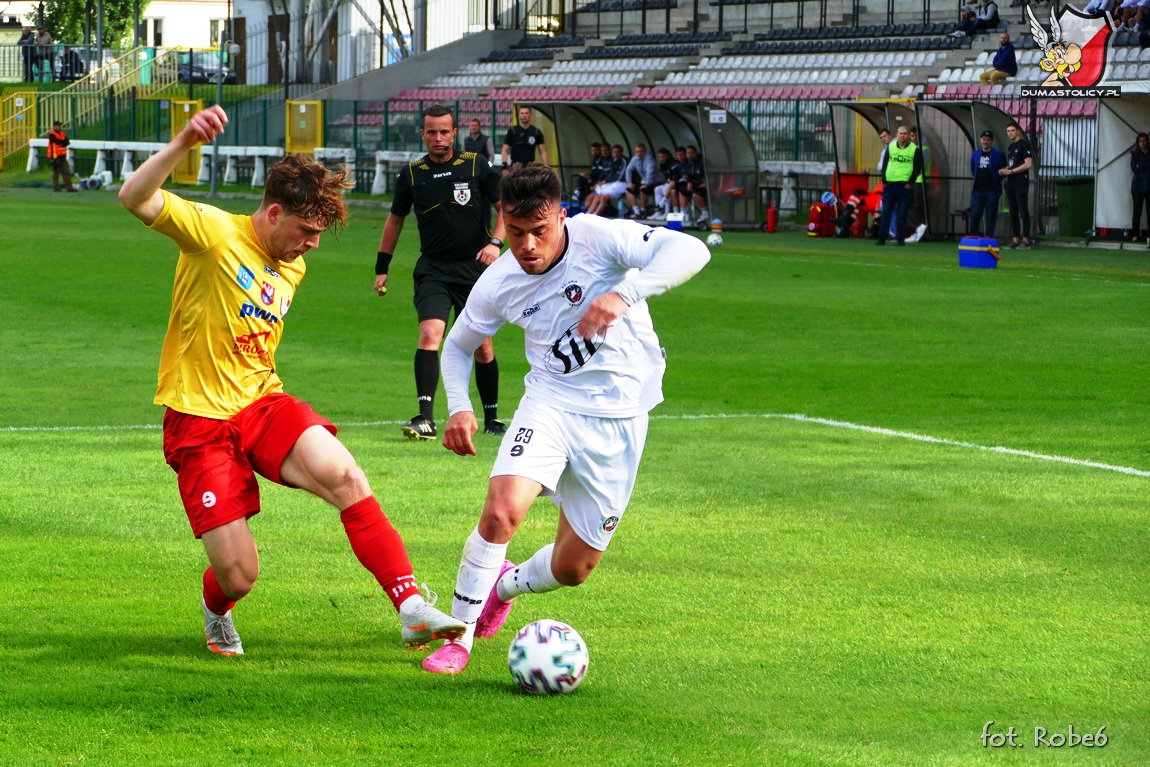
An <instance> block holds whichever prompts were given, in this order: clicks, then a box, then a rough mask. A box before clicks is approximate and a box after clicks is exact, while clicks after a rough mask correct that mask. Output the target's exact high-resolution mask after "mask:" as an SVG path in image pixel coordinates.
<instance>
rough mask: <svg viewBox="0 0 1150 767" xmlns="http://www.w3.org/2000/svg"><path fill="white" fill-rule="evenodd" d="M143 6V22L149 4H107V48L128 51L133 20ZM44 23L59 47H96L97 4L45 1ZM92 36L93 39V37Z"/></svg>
mask: <svg viewBox="0 0 1150 767" xmlns="http://www.w3.org/2000/svg"><path fill="white" fill-rule="evenodd" d="M137 3H139V6H140V18H141V19H142V18H143V17H144V9H145V8H146V7H147V5H148V0H103V6H104V47H105V48H113V49H115V48H126V47H127V46H128V45H129V44H130V43H131V41H132V20H133V18H134V17H135V13H136V4H137ZM40 7H41V8H42V9H43V19H42V21H41V23H43V24H44V25H45V26H46V27H48V31H49V32H51V33H52V37H54V38H55V39H56V42H58V43H76V44H78V43H84V42H88V41H89V40H91V42H93V43H96V30H97V28H98V20H97V18H96V9H97V7H98V3H97V0H82V2H78V1H77V0H44V2H43V3H42V4H41V5H40ZM89 35H90V37H89Z"/></svg>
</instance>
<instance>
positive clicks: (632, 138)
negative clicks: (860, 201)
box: [516, 101, 761, 229]
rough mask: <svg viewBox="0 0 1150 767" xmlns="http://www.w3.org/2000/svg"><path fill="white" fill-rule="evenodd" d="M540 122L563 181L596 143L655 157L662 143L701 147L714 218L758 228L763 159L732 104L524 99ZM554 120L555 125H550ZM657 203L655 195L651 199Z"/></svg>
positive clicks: (586, 161) (582, 167) (584, 164)
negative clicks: (639, 147)
mask: <svg viewBox="0 0 1150 767" xmlns="http://www.w3.org/2000/svg"><path fill="white" fill-rule="evenodd" d="M518 107H531V108H532V109H534V110H535V111H536V113H537V114H538V115H541V116H542V117H543V118H544V120H543V121H541V122H542V123H543V125H542V126H541V127H543V128H544V131H545V134H546V136H547V140H548V141H552V136H553V137H554V139H553V142H554V146H553V147H550V148H549V149H548V159H549V160H550V161H551V164H552V165H553V166H555V167H556V169H557V172H558V173H559V177H560V178H561V179H563V183H564V192H565V193H569V192H570V191H571V188H570V185H571V179H572V178H573V177H574V176H577V175H579V174H580V173H582V172H584V171H586V170H587V169H588V167H589V166H590V163H591V154H590V147H591V144H593V143H596V142H598V143H600V144H608V145H614V144H620V145H622V146H623V150H624V151H623V153H624V154H625V155H626V156H627V157H630V156H631V155H632V154H634V147H635V145H636V144H644V145H645V146H646V147H647V151H648V152H649V153H650V154H651V156H652V157H654V156H655V153H656V152H657V151H658V150H659V149H663V148H665V149H668V150H670V152H671V156H672V157H674V154H675V147H679V146H682V147H685V146H688V145H691V144H693V145H695V146H696V147H698V149H699V153H700V154H701V155H702V156H703V162H704V164H705V167H706V173H707V189H708V193H709V194H708V196H709V202H710V206H709V210H710V213H711V219H712V221H713V220H715V219H720V220H722V222H723V227H724V228H728V229H755V228H758V227H759V226H761V222H760V218H759V186H758V160H757V159H756V157H755V146H754V142H753V141H752V140H751V134H750V133H749V132H748V131H747V129H746V127H745V126H744V125H743V124H742V123H741V122H740V121H739V120H738V119H737V118H736V117H735V116H734V115H732V114H730V113H729V112H728V111H727V110H726V109H724V108H723V107H721V106H718V105H717V104H712V103H710V102H706V101H652V102H638V101H628V102H625V103H618V102H598V101H521V102H518V103H516V108H517V109H518ZM547 123H549V125H548V124H547ZM652 201H653V200H652Z"/></svg>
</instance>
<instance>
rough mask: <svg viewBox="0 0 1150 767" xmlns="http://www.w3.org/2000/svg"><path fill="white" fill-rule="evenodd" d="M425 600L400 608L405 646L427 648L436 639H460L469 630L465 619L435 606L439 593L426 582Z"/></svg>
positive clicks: (412, 648)
mask: <svg viewBox="0 0 1150 767" xmlns="http://www.w3.org/2000/svg"><path fill="white" fill-rule="evenodd" d="M423 589H424V601H422V602H419V603H417V604H416V605H415V606H414V607H412V608H410V609H409V610H400V613H399V619H400V621H402V623H403V646H404V647H406V648H407V649H408V650H426V649H427V648H428V647H430V646H431V643H432V642H433V641H434V640H436V639H459V638H461V637H462V636H463V634H464V633H465V632H466V631H467V626H465V625H464V624H463V621H460V620H456V619H455V618H452V617H451V616H450V615H446V614H444V613H443V612H442V611H440V610H437V609H436V608H435V603H436V601H437V600H438V598H439V597H438V595H437V594H436V593H435V592H434V591H432V590H431V589H429V588H427V585H426V584H424V586H423Z"/></svg>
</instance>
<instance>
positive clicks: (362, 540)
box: [119, 106, 465, 656]
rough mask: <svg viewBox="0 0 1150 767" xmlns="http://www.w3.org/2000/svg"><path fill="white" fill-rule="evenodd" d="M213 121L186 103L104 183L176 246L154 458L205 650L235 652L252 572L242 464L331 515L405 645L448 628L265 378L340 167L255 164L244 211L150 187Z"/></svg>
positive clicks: (293, 158) (336, 459) (274, 380)
mask: <svg viewBox="0 0 1150 767" xmlns="http://www.w3.org/2000/svg"><path fill="white" fill-rule="evenodd" d="M227 121H228V118H227V114H226V113H225V112H224V110H223V109H221V108H220V107H219V106H211V107H208V108H207V109H205V110H203V111H201V112H197V113H196V114H195V115H194V116H193V117H192V119H191V120H189V121H188V123H187V125H186V126H184V129H183V130H182V131H180V133H179V134H177V135H176V136H175V137H174V138H173V139H172V140H171V141H170V142H168V144H167V146H165V147H164V148H163V149H161V150H160V151H159V152H157V153H156V154H154V155H152V156H151V157H150V158H148V160H147V161H146V162H144V163H143V164H142V165H141V166H140V167H139V168H138V169H137V170H136V172H135V173H133V174H132V176H131V178H129V179H128V180H127V181H125V182H124V185H123V186H122V187H120V193H119V196H120V202H121V203H123V205H124V207H125V208H127V209H128V211H129V212H130V213H131V214H132V215H133V216H135V217H136V218H138V219H139V220H140V221H141V222H142V223H143V224H144V225H145V226H147V227H149V228H150V229H153V230H155V231H157V232H159V233H161V234H163V235H165V236H167V237H168V238H169V239H171V241H172V243H173V244H175V245H176V246H177V248H178V250H179V257H178V259H177V260H176V262H175V286H174V288H173V290H172V311H171V313H170V315H169V320H168V330H167V336H166V337H165V339H164V346H163V351H162V352H161V354H160V376H159V386H158V389H157V391H156V397H155V403H156V404H157V405H162V406H164V408H165V412H164V433H163V449H164V458H165V459H166V460H167V462H168V465H169V466H171V467H172V470H173V471H175V472H176V477H177V485H178V487H179V494H180V497H181V498H182V500H183V505H184V510H185V512H186V513H187V516H188V521H189V522H190V523H191V527H192V533H193V535H195V537H196V538H198V539H201V540H202V541H203V545H204V551H205V552H206V554H207V557H208V562H209V566H208V568H207V570H205V571H204V573H203V577H202V583H203V591H202V592H201V596H200V606H201V607H202V609H203V616H204V636H205V638H206V640H207V646H208V649H209V650H211V651H212V652H214V653H217V654H220V655H228V656H234V655H242V654H243V652H244V648H243V644H242V643H241V641H240V637H239V634H237V633H236V629H235V624H234V623H233V621H232V608H233V607H234V606H235V604H236V602H237V601H239V600H240V599H243V598H244V597H245V596H247V594H248V593H250V592H251V590H252V588H253V587H254V585H255V582H256V580H257V578H258V577H259V570H260V562H259V554H258V552H257V550H256V545H255V540H254V539H253V537H252V532H251V529H250V527H249V526H248V518H249V517H252V516H254V515H255V514H258V513H259V512H260V488H259V484H258V482H257V480H256V475H257V474H259V475H261V476H263V477H265V478H266V479H268V480H270V481H271V482H275V483H276V484H280V485H284V486H286V487H294V488H300V489H302V490H305V491H307V492H309V493H311V494H313V495H315V496H317V497H318V498H320V499H322V500H324V501H326V502H327V503H330V504H331V505H332V506H334V507H335V508H336V509H338V510H339V519H340V522H342V523H343V527H344V530H345V532H346V534H347V538H348V541H349V542H350V544H351V549H352V552H353V553H354V554H355V556H356V558H357V559H358V560H359V562H360V564H362V565H363V566H364V568H365V569H366V570H368V571H369V572H370V573H371V574H372V575H373V576H374V577H375V579H376V580H377V581H378V582H379V584H380V586H381V587H382V588H383V592H384V594H385V595H386V596H387V597H388V599H389V600H390V601H391V603H392V605H393V606H394V607H395V609H396V611H397V612H398V613H399V617H400V622H401V626H402V629H401V632H402V636H403V641H404V644H405V645H407V647H409V648H414V647H422V646H425V645H427V644H428V643H429V642H430V641H431V640H432V639H437V638H440V637H448V638H452V637H454V638H458V637H461V636H462V634H463V633H464V631H465V629H464V626H463V624H462V623H460V622H457V621H454V620H452V619H451V618H448V617H447V616H446V615H444V614H443V613H441V612H440V611H439V610H436V609H435V608H434V606H433V605H432V604H431V603H430V602H428V601H425V600H424V598H423V597H422V596H420V593H419V588H418V586H417V583H416V580H415V576H414V575H413V573H412V568H411V561H410V559H409V558H408V556H407V550H406V548H405V547H404V545H403V540H402V539H401V538H400V535H399V532H398V531H397V530H396V529H395V528H394V527H393V526H392V524H391V522H390V521H389V520H388V519H387V517H386V516H385V515H384V513H383V510H382V508H381V507H380V504H379V501H378V500H376V498H375V496H374V495H373V494H372V491H371V487H370V485H369V484H368V481H367V477H366V476H365V475H364V472H363V469H361V468H360V467H359V466H358V465H357V464H356V461H355V459H354V458H353V457H352V455H351V453H350V452H348V450H347V448H346V447H345V446H344V445H343V443H341V442H340V441H339V439H338V438H337V437H336V432H337V429H336V427H335V426H334V425H333V424H332V423H331V422H330V421H328V420H327V419H326V418H324V417H323V416H321V415H319V414H318V413H317V412H316V411H315V410H313V409H312V408H311V406H310V405H308V404H307V403H306V402H303V401H302V400H299V399H296V398H295V397H292V396H290V395H288V394H287V393H285V392H284V390H283V388H284V387H283V381H281V380H280V378H279V375H278V374H277V367H276V363H275V353H276V349H277V348H278V346H279V343H280V340H281V339H282V338H283V333H284V326H285V324H286V323H289V322H292V321H293V320H286V319H285V318H286V316H287V312H288V308H289V306H290V305H291V304H292V301H293V299H294V298H296V296H297V291H298V289H299V286H300V284H301V282H302V281H303V278H304V273H305V272H306V270H307V265H306V263H305V261H304V255H305V254H306V253H308V252H309V251H311V250H314V249H315V248H318V247H319V241H320V235H322V234H323V233H324V232H325V231H327V230H328V229H334V228H338V227H340V226H342V225H343V224H345V223H346V221H347V204H346V202H345V201H344V199H343V190H344V189H347V188H350V187H352V186H354V184H353V183H352V182H349V181H348V179H347V176H346V174H345V173H344V172H343V171H341V172H339V173H334V174H333V173H329V172H328V171H327V169H326V168H324V166H323V165H320V164H318V163H315V162H313V161H312V160H311V158H309V157H305V156H304V155H300V154H293V155H289V156H287V157H285V158H284V159H283V160H281V161H279V162H277V163H276V164H275V165H274V166H272V168H271V169H270V170H269V171H268V174H267V183H266V185H265V186H264V194H263V200H262V201H261V202H260V206H259V208H258V209H257V210H256V211H255V213H253V214H252V215H250V216H240V215H235V214H232V213H228V212H226V211H223V210H220V209H219V208H215V207H213V206H211V205H207V204H204V203H202V202H196V203H190V202H187V201H185V200H183V199H182V198H180V197H178V196H177V195H174V194H170V193H169V192H167V191H165V190H163V189H161V185H162V184H163V183H164V181H166V180H167V178H168V176H170V175H171V173H172V171H173V170H174V169H175V167H176V166H177V165H178V164H179V163H180V161H181V160H182V159H183V158H184V156H185V155H186V154H187V153H188V151H189V150H191V149H192V148H193V147H194V146H196V145H197V144H198V143H200V142H201V141H205V142H206V141H211V140H212V139H213V138H214V137H215V136H217V135H218V134H220V133H221V132H223V130H224V125H225V124H226V123H227ZM256 307H260V308H259V309H258V310H256ZM249 309H250V310H251V311H248V310H249ZM432 601H434V600H432Z"/></svg>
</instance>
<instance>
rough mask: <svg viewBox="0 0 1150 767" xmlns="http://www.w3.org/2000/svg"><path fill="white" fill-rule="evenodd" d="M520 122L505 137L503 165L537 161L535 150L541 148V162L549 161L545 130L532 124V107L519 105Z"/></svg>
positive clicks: (505, 166) (546, 163) (545, 163)
mask: <svg viewBox="0 0 1150 767" xmlns="http://www.w3.org/2000/svg"><path fill="white" fill-rule="evenodd" d="M517 115H518V117H519V124H518V125H512V126H511V128H510V129H508V131H507V136H506V137H505V138H504V139H503V167H504V168H507V167H508V166H510V165H514V164H515V163H520V164H521V165H528V164H529V163H533V162H535V150H536V149H538V150H539V162H541V163H543V164H544V165H549V164H550V163H548V162H547V147H546V146H545V145H544V144H543V131H541V130H539V129H538V128H536V127H535V126H534V125H532V124H531V107H519V111H518V113H517Z"/></svg>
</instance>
